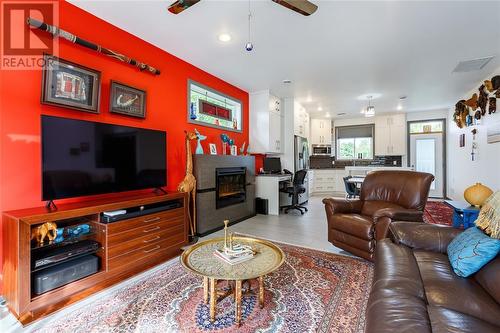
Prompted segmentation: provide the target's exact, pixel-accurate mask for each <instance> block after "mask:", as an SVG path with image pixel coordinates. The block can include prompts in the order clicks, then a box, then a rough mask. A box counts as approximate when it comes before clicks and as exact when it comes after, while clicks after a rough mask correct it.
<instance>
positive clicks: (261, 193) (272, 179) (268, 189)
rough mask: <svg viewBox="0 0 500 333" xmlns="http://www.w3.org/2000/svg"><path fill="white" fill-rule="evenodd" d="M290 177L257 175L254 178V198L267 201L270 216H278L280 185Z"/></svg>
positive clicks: (289, 179) (290, 178)
mask: <svg viewBox="0 0 500 333" xmlns="http://www.w3.org/2000/svg"><path fill="white" fill-rule="evenodd" d="M291 180H292V175H284V174H278V175H273V174H270V175H257V176H256V177H255V196H256V197H259V198H262V199H267V201H268V208H269V214H270V215H279V214H280V183H281V182H289V181H291Z"/></svg>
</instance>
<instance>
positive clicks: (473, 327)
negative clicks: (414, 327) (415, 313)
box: [428, 305, 500, 333]
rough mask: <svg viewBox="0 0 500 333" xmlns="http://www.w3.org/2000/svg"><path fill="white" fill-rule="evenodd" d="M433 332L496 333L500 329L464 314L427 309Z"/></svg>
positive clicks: (437, 308) (440, 309)
mask: <svg viewBox="0 0 500 333" xmlns="http://www.w3.org/2000/svg"><path fill="white" fill-rule="evenodd" d="M428 311H429V317H430V320H431V326H432V331H433V332H457V333H458V332H460V333H479V332H481V333H498V332H499V330H500V327H498V326H495V325H491V324H490V323H487V322H485V321H482V320H480V319H477V318H475V317H472V316H468V315H466V314H463V313H460V312H457V311H453V310H450V309H446V308H442V307H439V306H432V305H430V306H429V307H428Z"/></svg>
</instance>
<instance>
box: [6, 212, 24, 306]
mask: <svg viewBox="0 0 500 333" xmlns="http://www.w3.org/2000/svg"><path fill="white" fill-rule="evenodd" d="M2 231H3V233H2V234H3V242H2V244H3V256H4V257H3V258H4V259H3V294H4V296H5V298H6V299H7V301H8V302H9V307H10V309H11V311H13V312H14V313H16V314H19V313H20V311H19V293H18V291H19V278H20V276H19V273H20V272H19V245H20V242H19V228H18V223H17V220H16V219H14V218H11V217H9V216H6V215H3V216H2Z"/></svg>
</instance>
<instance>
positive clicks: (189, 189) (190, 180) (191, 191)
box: [177, 131, 198, 236]
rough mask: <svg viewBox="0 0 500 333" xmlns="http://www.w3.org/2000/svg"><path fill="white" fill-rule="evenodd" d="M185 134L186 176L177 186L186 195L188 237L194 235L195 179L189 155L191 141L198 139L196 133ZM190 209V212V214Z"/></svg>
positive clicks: (191, 156) (191, 159) (191, 157)
mask: <svg viewBox="0 0 500 333" xmlns="http://www.w3.org/2000/svg"><path fill="white" fill-rule="evenodd" d="M184 133H185V134H186V175H185V176H184V179H183V180H182V181H181V182H180V183H179V186H177V190H178V191H179V192H186V193H187V194H188V200H187V203H188V219H189V232H190V236H194V235H195V234H196V178H194V175H193V155H192V154H191V140H195V139H197V138H198V136H197V135H196V133H193V132H187V131H184ZM191 207H192V209H193V210H192V212H191Z"/></svg>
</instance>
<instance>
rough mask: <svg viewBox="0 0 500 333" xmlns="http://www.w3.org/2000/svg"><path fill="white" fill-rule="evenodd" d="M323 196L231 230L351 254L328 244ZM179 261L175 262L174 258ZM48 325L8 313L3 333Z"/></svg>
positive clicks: (61, 314)
mask: <svg viewBox="0 0 500 333" xmlns="http://www.w3.org/2000/svg"><path fill="white" fill-rule="evenodd" d="M321 200H322V197H312V198H310V200H309V203H308V205H307V207H308V209H309V212H307V213H306V214H304V215H300V213H299V212H297V211H293V212H292V211H291V212H289V214H286V215H285V214H282V215H280V216H271V215H257V216H255V217H253V218H251V219H248V220H245V221H243V222H240V223H238V224H235V225H233V226H231V227H230V228H231V231H234V232H237V233H241V234H248V235H253V236H256V237H262V238H266V239H269V240H275V241H278V242H283V243H289V244H294V245H299V246H303V247H309V248H313V249H318V250H322V251H328V252H333V253H339V254H348V253H346V252H344V251H342V250H340V249H339V248H337V247H335V246H333V245H332V244H331V243H329V242H328V239H327V236H328V235H327V222H326V217H325V209H324V207H323V203H322V202H321ZM222 235H223V231H222V230H220V231H218V232H215V233H213V234H210V235H208V236H206V237H204V238H202V239H208V238H212V237H219V236H222ZM174 260H176V259H174ZM161 267H162V266H157V267H155V268H153V269H152V270H156V269H160V268H161ZM152 270H149V271H146V272H144V273H142V274H140V275H138V276H135V277H133V278H131V279H129V280H127V281H124V282H122V283H120V284H118V285H116V286H113V287H112V288H109V289H106V290H104V291H102V292H100V293H98V294H96V295H93V296H91V297H89V298H87V299H85V300H83V301H81V302H78V303H75V304H73V305H71V306H69V307H67V308H65V309H63V310H61V311H59V312H56V313H54V314H53V315H51V316H50V317H48V318H63V317H64V314H66V313H70V312H71V311H74V310H76V309H78V308H80V307H82V306H84V305H86V304H90V303H92V302H93V301H95V300H97V299H99V298H101V297H105V296H106V295H108V294H110V293H111V292H112V291H115V290H117V289H120V288H123V287H124V286H127V285H129V284H130V283H132V282H133V281H135V280H136V279H139V278H141V277H142V276H144V275H147V274H150V273H151V271H152ZM46 322H47V319H44V320H39V321H37V322H35V323H33V324H31V325H29V326H27V327H25V328H23V327H22V326H21V324H20V323H19V322H18V321H17V320H16V319H15V318H14V316H12V315H11V314H9V315H8V316H7V317H6V318H4V319H2V320H0V332H2V333H11V332H12V333H21V332H23V333H25V332H31V331H33V330H34V329H35V328H40V327H43V325H44V324H45V323H46Z"/></svg>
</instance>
